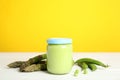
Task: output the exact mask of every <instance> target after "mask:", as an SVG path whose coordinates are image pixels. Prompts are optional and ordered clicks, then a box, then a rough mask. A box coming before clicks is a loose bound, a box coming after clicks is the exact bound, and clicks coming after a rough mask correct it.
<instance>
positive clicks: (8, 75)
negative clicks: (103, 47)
mask: <svg viewBox="0 0 120 80" xmlns="http://www.w3.org/2000/svg"><path fill="white" fill-rule="evenodd" d="M39 54H42V53H36V52H34V53H22V52H19V53H15V52H13V53H12V52H11V53H2V52H0V80H120V53H74V54H73V58H74V60H76V59H78V58H84V57H90V58H94V59H98V60H100V61H102V62H104V63H106V64H109V65H110V67H109V68H106V69H105V68H101V67H99V69H98V70H97V71H95V72H91V71H90V70H88V74H86V75H84V74H82V72H80V73H79V76H78V77H74V76H73V74H74V71H75V70H76V69H79V70H80V68H79V67H78V66H74V67H73V69H72V70H71V72H70V73H69V74H66V75H53V74H49V73H47V72H42V71H37V72H30V73H23V72H19V69H10V68H8V67H7V66H6V65H7V64H9V63H11V62H13V61H19V60H27V59H29V58H30V57H34V56H36V55H39Z"/></svg>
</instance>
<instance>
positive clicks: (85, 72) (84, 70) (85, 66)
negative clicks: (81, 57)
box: [78, 62, 88, 74]
mask: <svg viewBox="0 0 120 80" xmlns="http://www.w3.org/2000/svg"><path fill="white" fill-rule="evenodd" d="M78 65H79V66H80V67H81V68H82V70H83V74H87V68H88V65H87V64H86V63H85V62H82V63H78Z"/></svg>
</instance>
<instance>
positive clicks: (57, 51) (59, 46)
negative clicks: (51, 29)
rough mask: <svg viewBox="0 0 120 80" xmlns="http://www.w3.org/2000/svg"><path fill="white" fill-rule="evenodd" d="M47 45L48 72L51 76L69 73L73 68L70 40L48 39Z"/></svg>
mask: <svg viewBox="0 0 120 80" xmlns="http://www.w3.org/2000/svg"><path fill="white" fill-rule="evenodd" d="M47 43H48V46H47V70H48V72H50V73H53V74H66V73H69V72H70V71H71V69H72V66H73V59H72V39H69V38H50V39H48V40H47Z"/></svg>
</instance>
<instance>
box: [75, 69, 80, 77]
mask: <svg viewBox="0 0 120 80" xmlns="http://www.w3.org/2000/svg"><path fill="white" fill-rule="evenodd" d="M78 74H79V70H78V69H76V70H75V72H74V76H75V77H77V76H78Z"/></svg>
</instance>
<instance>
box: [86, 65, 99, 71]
mask: <svg viewBox="0 0 120 80" xmlns="http://www.w3.org/2000/svg"><path fill="white" fill-rule="evenodd" d="M87 65H88V67H89V69H90V70H91V71H95V70H97V66H96V65H95V64H87Z"/></svg>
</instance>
